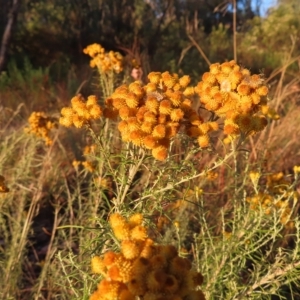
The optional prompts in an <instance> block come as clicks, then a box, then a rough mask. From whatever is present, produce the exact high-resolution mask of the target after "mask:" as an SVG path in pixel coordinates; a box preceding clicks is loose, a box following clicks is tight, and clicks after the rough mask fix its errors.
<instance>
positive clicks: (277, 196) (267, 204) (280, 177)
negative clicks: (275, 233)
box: [247, 172, 298, 228]
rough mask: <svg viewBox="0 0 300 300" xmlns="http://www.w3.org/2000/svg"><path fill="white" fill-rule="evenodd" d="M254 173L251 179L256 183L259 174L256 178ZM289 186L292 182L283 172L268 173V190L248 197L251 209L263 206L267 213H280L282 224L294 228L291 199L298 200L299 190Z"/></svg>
mask: <svg viewBox="0 0 300 300" xmlns="http://www.w3.org/2000/svg"><path fill="white" fill-rule="evenodd" d="M253 174H254V173H252V176H251V177H252V178H251V180H252V182H253V183H255V185H256V184H257V181H258V179H259V176H256V177H255V178H254V175H253ZM257 174H258V173H257ZM250 175H251V174H250ZM289 187H290V183H289V182H288V181H287V180H286V179H285V178H284V174H283V173H282V172H279V173H274V174H270V175H268V176H267V182H266V188H267V190H266V191H265V192H259V193H257V194H256V195H254V196H252V197H248V198H247V202H249V204H250V209H252V210H259V209H260V208H262V209H263V211H264V213H265V214H266V215H270V214H272V213H273V212H274V211H275V212H277V213H279V214H280V222H281V224H283V225H285V226H286V227H289V228H292V227H293V226H294V222H293V221H290V218H291V212H292V210H291V208H290V206H289V205H290V201H289V199H293V201H294V202H297V201H298V195H297V192H295V191H293V190H290V189H289Z"/></svg>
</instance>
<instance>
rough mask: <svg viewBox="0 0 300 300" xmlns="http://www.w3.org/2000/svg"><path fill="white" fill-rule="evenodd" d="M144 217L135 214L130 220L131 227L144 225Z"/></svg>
mask: <svg viewBox="0 0 300 300" xmlns="http://www.w3.org/2000/svg"><path fill="white" fill-rule="evenodd" d="M142 222H143V215H142V214H141V213H135V214H133V215H132V216H130V218H129V219H128V223H129V225H130V227H135V226H137V225H142Z"/></svg>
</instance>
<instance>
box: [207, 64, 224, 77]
mask: <svg viewBox="0 0 300 300" xmlns="http://www.w3.org/2000/svg"><path fill="white" fill-rule="evenodd" d="M209 69H210V73H212V74H214V75H215V74H218V73H219V72H220V70H221V68H220V64H219V63H215V64H211V65H210V66H209Z"/></svg>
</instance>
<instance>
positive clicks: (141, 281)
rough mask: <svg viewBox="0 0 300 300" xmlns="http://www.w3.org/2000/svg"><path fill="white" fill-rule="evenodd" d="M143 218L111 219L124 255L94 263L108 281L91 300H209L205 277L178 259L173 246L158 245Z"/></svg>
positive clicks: (109, 255)
mask: <svg viewBox="0 0 300 300" xmlns="http://www.w3.org/2000/svg"><path fill="white" fill-rule="evenodd" d="M142 220H143V217H142V215H141V214H134V215H133V216H131V217H130V218H129V220H128V221H127V220H126V219H125V218H123V217H122V216H121V215H120V214H113V215H111V217H110V225H111V227H112V229H113V231H114V234H115V236H116V238H117V239H118V240H120V241H121V252H120V253H116V252H113V251H108V252H106V253H105V254H104V256H103V257H99V256H95V257H93V259H92V270H93V272H94V273H97V274H101V275H103V276H104V277H105V278H104V279H103V280H102V281H101V282H100V283H99V284H98V288H97V290H96V291H95V292H94V293H93V294H92V295H91V297H90V300H100V299H101V300H102V299H103V300H112V299H115V300H125V299H126V300H134V299H136V298H137V297H140V298H141V297H143V298H142V299H144V300H163V299H164V300H169V299H170V300H171V299H178V300H180V299H187V300H188V299H195V300H196V299H197V300H202V299H203V300H205V297H204V294H203V293H202V291H201V290H197V289H198V287H199V286H200V285H201V284H202V281H203V277H202V275H201V273H199V272H196V271H194V270H192V268H191V263H190V262H189V260H188V259H186V258H182V257H179V256H178V253H177V250H176V248H175V247H174V246H172V245H156V244H154V242H153V240H152V239H150V238H149V237H148V235H147V229H146V228H145V227H144V226H143V225H142Z"/></svg>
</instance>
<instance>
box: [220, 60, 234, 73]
mask: <svg viewBox="0 0 300 300" xmlns="http://www.w3.org/2000/svg"><path fill="white" fill-rule="evenodd" d="M234 64H235V62H234V63H231V62H224V63H222V64H221V70H222V72H223V73H225V74H229V73H230V72H231V71H232V66H233V65H234Z"/></svg>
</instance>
